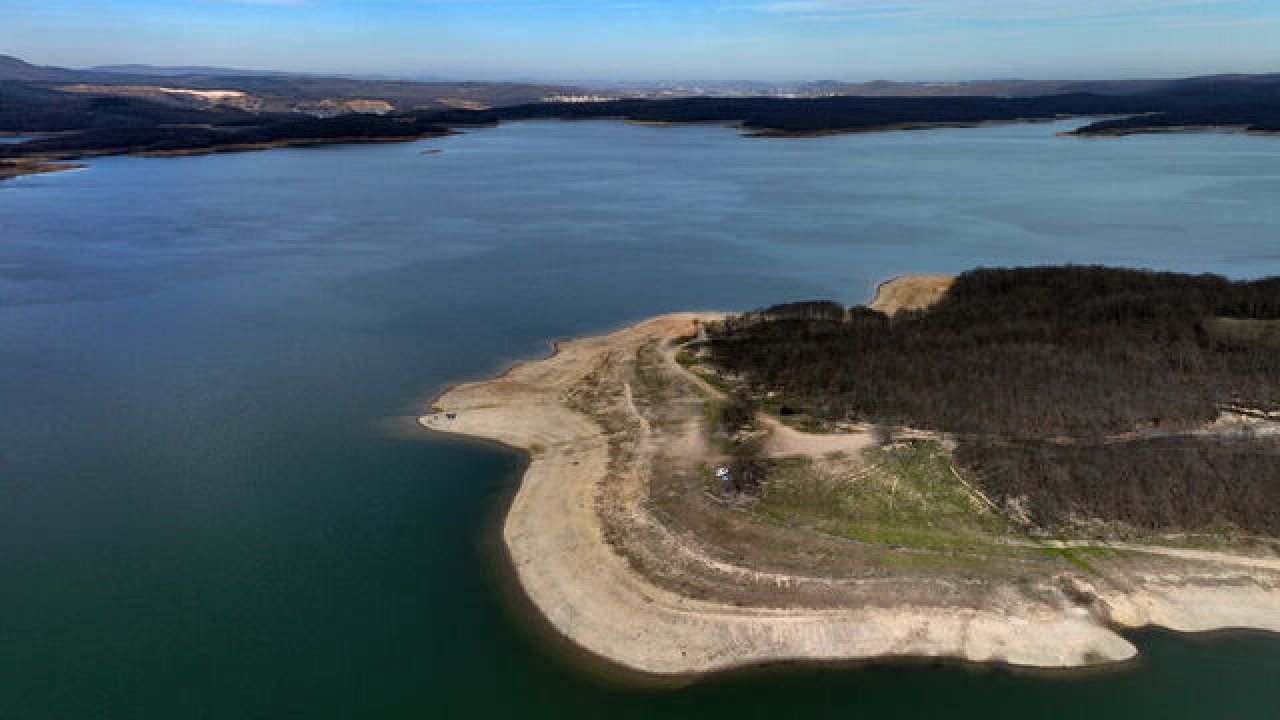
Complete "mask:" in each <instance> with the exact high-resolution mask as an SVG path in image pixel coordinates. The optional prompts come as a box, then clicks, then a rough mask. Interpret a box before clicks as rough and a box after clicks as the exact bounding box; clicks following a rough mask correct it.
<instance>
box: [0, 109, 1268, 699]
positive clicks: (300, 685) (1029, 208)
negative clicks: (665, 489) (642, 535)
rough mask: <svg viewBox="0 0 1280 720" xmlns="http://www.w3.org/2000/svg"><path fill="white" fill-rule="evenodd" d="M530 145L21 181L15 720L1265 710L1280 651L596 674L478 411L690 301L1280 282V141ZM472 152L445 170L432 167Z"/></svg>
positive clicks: (107, 164) (8, 334)
mask: <svg viewBox="0 0 1280 720" xmlns="http://www.w3.org/2000/svg"><path fill="white" fill-rule="evenodd" d="M1074 124H1075V123H1055V124H1030V125H1009V126H1002V127H985V128H974V129H957V130H932V131H916V132H899V133H886V134H859V135H845V136H832V137H823V138H809V139H778V140H762V139H744V138H740V137H738V136H737V135H736V134H735V133H734V132H733V131H731V130H729V129H726V128H720V127H707V126H696V127H641V126H636V125H628V124H623V123H613V122H573V123H561V122H532V123H520V124H512V125H506V126H502V127H498V128H489V129H479V130H470V131H468V132H467V133H466V134H464V135H458V136H452V137H448V138H441V139H436V140H426V141H422V142H419V143H410V144H390V145H363V146H332V147H321V148H310V149H286V150H275V151H270V152H260V153H246V154H230V155H216V156H207V157H187V158H174V159H163V160H157V159H137V158H102V159H96V160H93V161H91V166H90V167H89V168H88V169H85V170H76V171H71V172H64V173H55V174H51V175H39V176H28V177H22V178H18V179H16V180H13V181H6V182H4V183H0V717H5V718H8V717H13V718H24V719H27V718H30V719H36V720H39V719H44V718H68V719H70V718H76V719H80V718H90V717H92V718H130V719H138V718H272V719H275V718H450V717H506V716H518V717H521V718H525V717H557V718H565V717H584V718H595V717H609V718H650V717H656V716H662V717H671V718H716V717H725V718H748V717H750V718H754V717H761V718H781V717H841V718H851V717H867V718H874V717H886V716H891V715H892V716H928V717H944V716H946V717H972V718H983V719H984V720H989V719H990V718H1005V717H1007V718H1028V717H1030V718H1079V717H1090V718H1135V717H1144V718H1145V717H1151V718H1162V719H1167V718H1203V717H1215V718H1228V717H1230V718H1247V717H1270V716H1274V713H1275V708H1276V707H1278V706H1280V637H1276V636H1266V635H1259V634H1217V635H1209V636H1190V637H1186V636H1178V635H1175V634H1172V633H1166V632H1160V631H1146V632H1141V633H1137V634H1136V635H1135V636H1134V639H1135V642H1136V643H1137V644H1138V645H1139V646H1140V648H1141V650H1142V651H1143V653H1144V657H1143V659H1142V660H1141V661H1140V662H1138V663H1135V664H1133V665H1130V666H1126V667H1124V668H1121V669H1116V670H1112V671H1108V672H1101V673H1098V672H1091V673H1086V674H1075V675H1048V676H1045V675H1038V674H1036V675H1027V674H1024V673H1015V672H1011V671H1008V670H1005V669H999V668H995V669H973V668H965V667H960V666H933V665H907V666H903V665H879V666H869V667H868V666H861V667H854V666H850V667H828V668H819V667H792V668H783V669H772V670H766V671H751V672H745V673H736V674H731V675H727V676H723V677H719V678H715V679H712V680H710V681H707V682H704V683H700V684H697V685H694V686H691V687H686V688H682V689H668V690H665V691H654V690H638V689H635V688H627V687H622V686H618V685H617V684H615V683H613V682H611V681H609V680H605V679H601V678H597V677H593V676H592V675H591V674H590V673H586V672H583V671H582V670H581V669H580V668H578V667H577V666H576V665H575V664H573V663H570V662H566V661H565V660H564V658H563V655H564V653H563V652H562V651H563V648H561V647H559V646H558V644H557V643H556V642H553V641H550V640H548V639H547V638H545V637H543V636H542V635H541V634H540V633H539V632H538V631H537V630H536V629H534V628H531V627H530V625H531V623H529V622H527V618H526V617H525V615H524V612H525V611H526V610H527V608H521V607H520V606H519V603H518V602H516V601H514V600H509V599H508V596H509V593H508V592H506V589H507V588H506V586H505V585H504V582H503V580H502V577H501V570H502V568H501V562H500V555H499V553H497V552H496V550H495V543H496V532H497V530H496V527H497V522H498V520H499V518H500V513H501V511H502V507H503V503H504V502H505V501H506V499H507V498H508V496H509V493H510V492H511V489H512V487H513V484H514V483H515V482H516V481H517V480H518V478H519V474H520V472H521V470H522V467H523V464H522V460H521V458H520V457H519V456H518V455H516V454H514V453H511V452H508V451H504V450H501V449H497V448H493V447H489V446H481V445H476V444H468V443H459V442H455V441H449V440H445V439H441V438H438V437H432V436H428V435H426V434H425V433H424V432H421V431H419V430H418V429H416V427H415V426H414V425H413V423H412V417H413V414H414V413H415V412H417V411H418V410H420V409H421V408H422V407H423V405H424V403H426V402H427V401H429V400H430V398H431V397H432V396H433V395H434V394H435V392H437V391H438V390H439V389H440V388H442V387H443V386H444V385H446V384H448V383H452V382H456V381H460V380H468V379H477V378H483V377H485V376H488V375H490V374H492V373H495V372H498V371H500V370H501V369H503V368H504V367H505V366H507V365H508V364H509V363H511V362H513V361H515V360H517V359H520V358H527V357H532V356H538V355H541V354H544V353H545V352H547V350H548V347H549V345H548V343H549V341H550V340H551V339H553V338H557V337H563V336H572V335H579V334H584V333H590V332H599V331H603V330H607V329H610V328H614V327H616V326H619V325H621V324H623V323H626V322H628V321H631V320H635V319H638V318H641V317H644V316H648V315H651V314H655V313H659V312H663V311H670V310H678V309H747V308H753V307H758V306H762V305H767V304H771V303H775V302H780V301H786V300H798V299H810V298H833V299H837V300H841V301H844V302H860V301H863V300H866V299H868V297H869V295H870V294H871V292H872V289H873V288H874V285H875V283H876V282H877V281H879V280H881V279H884V278H887V277H889V276H892V275H895V274H898V273H903V272H910V271H922V272H948V271H959V270H963V269H966V268H969V267H972V266H975V265H995V264H1000V265H1005V264H1015V263H1017V264H1025V263H1059V262H1076V263H1095V262H1096V263H1110V264H1122V265H1135V266H1143V267H1157V268H1165V269H1173V270H1183V271H1194V272H1216V273H1222V274H1226V275H1230V276H1232V277H1241V278H1243V277H1257V276H1262V275H1268V274H1276V273H1280V239H1278V238H1277V231H1278V230H1280V203H1277V202H1276V198H1278V197H1280V139H1276V138H1261V137H1250V136H1244V135H1233V134H1220V133H1208V134H1194V135H1160V136H1139V137H1130V138H1123V139H1076V138H1060V137H1056V136H1055V133H1056V132H1058V131H1061V130H1063V129H1069V128H1070V127H1073V126H1074ZM426 148H439V149H441V150H442V151H443V152H442V153H440V154H438V155H422V154H420V151H421V150H423V149H426Z"/></svg>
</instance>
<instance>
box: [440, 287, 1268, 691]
mask: <svg viewBox="0 0 1280 720" xmlns="http://www.w3.org/2000/svg"><path fill="white" fill-rule="evenodd" d="M945 284H946V283H944V282H943V281H942V280H940V279H938V278H937V277H933V278H929V279H928V280H927V281H926V282H924V283H922V284H918V285H919V286H920V287H924V288H925V294H927V295H932V294H934V293H935V292H940V291H939V290H937V288H939V287H940V286H943V285H945ZM885 292H886V291H885V289H884V288H883V287H882V288H881V296H882V297H883V296H884V293H885ZM890 292H891V293H892V289H891V290H890ZM904 296H910V297H911V299H912V300H914V298H915V293H905V294H904ZM718 317H719V316H718V315H716V314H709V313H703V314H695V313H680V314H672V315H664V316H660V317H655V318H652V319H649V320H645V321H643V322H639V323H637V324H635V325H632V326H630V327H626V328H623V329H621V330H618V331H616V332H612V333H609V334H606V335H601V336H598V337H590V338H583V339H576V340H570V341H565V342H560V343H558V344H557V345H556V349H555V352H554V353H553V354H552V355H551V356H550V357H547V358H545V359H542V360H536V361H531V362H526V363H522V364H519V365H517V366H515V367H513V368H512V369H511V370H509V371H508V372H506V373H505V374H503V375H502V376H501V377H498V378H495V379H493V380H489V381H484V382H477V383H468V384H464V385H459V386H456V387H453V388H451V389H449V390H448V391H447V392H445V393H444V394H443V395H442V396H441V397H439V398H438V399H437V400H436V401H435V402H434V403H433V407H432V411H431V412H430V413H428V414H426V415H424V416H423V417H421V418H420V423H421V424H422V425H423V426H424V427H426V428H429V429H431V430H433V431H438V432H444V433H454V434H459V435H465V436H471V437H477V438H485V439H488V440H494V441H498V442H501V443H504V444H506V445H509V446H511V447H514V448H518V449H521V450H523V451H525V452H526V453H528V455H529V457H530V463H529V466H528V470H527V472H526V474H525V476H524V478H523V480H522V481H521V484H520V486H519V489H518V491H517V492H516V494H515V496H514V499H513V500H512V503H511V506H510V509H509V511H508V513H507V516H506V519H505V523H504V525H503V530H502V534H503V540H504V542H505V545H506V547H507V550H508V552H509V555H510V558H511V562H512V564H513V566H514V571H515V574H516V576H517V578H518V580H519V584H520V586H521V587H522V588H523V590H524V592H525V593H526V594H527V596H528V598H529V600H530V601H531V602H532V604H533V605H534V606H535V607H536V608H537V609H538V611H539V612H541V613H542V614H543V615H544V616H545V617H546V619H547V620H548V621H549V622H550V624H551V625H552V626H553V627H554V628H555V629H556V630H557V631H558V632H560V633H562V634H563V635H564V636H565V637H567V638H569V639H570V640H571V641H572V642H573V643H575V644H576V645H578V646H580V647H581V648H583V649H585V650H586V651H588V652H590V653H592V654H594V655H597V656H600V657H601V658H604V659H606V660H608V661H610V662H612V663H616V664H617V665H620V666H622V667H625V668H628V669H631V670H635V671H639V672H641V673H646V674H653V675H693V674H700V673H707V672H711V671H717V670H723V669H728V668H733V667H738V666H744V665H751V664H759V663H769V662H776V661H791V660H813V661H830V660H853V659H865V658H886V657H904V658H905V657H932V658H954V659H958V660H966V661H972V662H978V663H1003V664H1008V665H1015V666H1031V667H1041V668H1073V667H1082V666H1090V665H1099V664H1107V663H1116V662H1120V661H1125V660H1128V659H1130V658H1132V657H1133V656H1134V655H1135V653H1136V650H1135V648H1134V646H1133V645H1132V644H1131V643H1130V642H1129V641H1128V640H1126V639H1125V638H1124V637H1123V636H1122V635H1121V634H1120V632H1119V631H1118V629H1119V628H1126V627H1138V626H1144V625H1160V626H1163V627H1167V628H1170V629H1173V630H1180V631H1203V630H1211V629H1218V628H1258V629H1266V630H1273V631H1280V558H1276V557H1274V556H1269V555H1257V556H1246V555H1243V554H1242V555H1233V554H1228V553H1223V552H1217V551H1209V550H1191V549H1187V550H1183V549H1178V548H1168V547H1162V546H1160V547H1156V546H1153V547H1148V546H1143V545H1126V546H1123V547H1120V546H1116V547H1114V548H1113V549H1111V550H1110V551H1108V552H1107V553H1106V555H1105V556H1104V557H1099V558H1097V559H1094V560H1092V561H1091V562H1092V564H1093V568H1092V572H1082V571H1079V570H1077V569H1073V568H1071V567H1070V566H1067V565H1065V564H1061V563H1059V564H1054V563H1047V562H1045V561H1043V560H1036V559H1034V558H1032V559H1028V558H1023V557H1010V558H998V559H997V560H995V561H993V563H994V564H985V565H982V566H981V567H980V568H979V569H978V570H974V569H973V567H974V563H973V562H959V561H956V560H955V558H952V557H950V556H947V557H938V558H921V557H919V555H920V554H919V553H915V554H912V553H908V552H905V551H900V550H896V549H894V548H869V547H864V546H861V545H858V544H853V543H849V542H848V541H844V540H836V539H832V538H826V537H820V536H817V535H815V534H814V533H806V532H804V531H803V529H796V528H785V527H773V526H768V525H767V524H763V523H760V522H759V521H757V520H755V519H753V518H750V517H747V515H746V514H745V513H743V512H740V511H738V510H735V509H733V508H724V507H720V506H718V505H716V504H715V503H713V502H711V501H710V500H706V499H705V498H704V497H702V496H703V495H705V494H706V493H703V492H701V491H699V490H698V488H697V486H696V484H694V485H690V483H691V482H693V481H689V482H686V483H685V485H681V484H680V483H679V482H676V481H674V480H671V479H670V478H671V477H686V476H690V473H692V471H689V473H685V475H681V471H680V470H679V468H680V467H681V466H682V464H687V463H691V462H696V461H698V460H699V459H702V460H705V459H708V458H710V459H713V458H714V450H711V449H708V448H707V447H706V444H705V442H703V441H702V440H701V439H700V438H701V435H700V434H699V432H698V425H697V423H698V421H697V414H698V413H697V407H698V402H699V401H698V399H697V398H698V397H699V393H706V392H707V390H706V388H705V387H698V386H699V384H700V381H699V380H698V378H697V377H695V376H694V375H693V374H691V373H689V372H688V371H687V370H686V369H684V368H682V367H680V365H679V364H678V363H676V362H675V360H674V350H673V349H672V345H671V341H672V340H673V339H675V338H678V337H682V336H690V335H693V334H694V333H695V332H696V329H697V324H698V323H700V322H706V321H709V320H714V319H716V318H718ZM818 437H819V436H809V438H808V439H806V437H805V434H804V433H799V432H797V431H793V430H788V431H787V432H786V434H785V437H784V438H783V439H782V440H780V441H779V442H781V443H782V444H781V445H779V446H777V447H779V448H781V449H779V450H778V452H780V453H783V452H809V451H812V452H820V453H829V452H831V451H833V450H835V451H845V450H849V451H854V450H856V449H858V448H861V447H864V446H867V445H869V444H870V441H869V439H868V438H867V437H865V435H851V436H845V437H839V436H835V437H834V439H833V436H824V437H825V439H815V438H818ZM685 486H688V488H692V489H686V490H681V488H682V487H685ZM725 528H728V529H727V530H726V529H725ZM751 548H760V549H761V550H760V552H759V555H758V556H757V555H756V554H755V552H754V551H753V550H752V549H751ZM953 566H954V567H953Z"/></svg>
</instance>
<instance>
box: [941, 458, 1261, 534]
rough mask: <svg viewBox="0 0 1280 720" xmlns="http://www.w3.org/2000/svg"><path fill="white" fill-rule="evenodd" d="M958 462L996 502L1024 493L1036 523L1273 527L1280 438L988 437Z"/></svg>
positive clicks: (1141, 527)
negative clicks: (1072, 518) (1073, 518)
mask: <svg viewBox="0 0 1280 720" xmlns="http://www.w3.org/2000/svg"><path fill="white" fill-rule="evenodd" d="M956 461H957V463H959V464H960V465H961V466H962V467H963V468H965V469H966V470H968V471H969V472H970V473H971V474H973V475H974V476H976V477H978V478H980V479H981V482H982V485H983V489H984V491H985V492H986V493H987V494H988V495H990V496H991V497H993V498H995V499H996V500H997V501H1000V502H1006V501H1008V500H1010V499H1014V498H1025V499H1026V501H1025V502H1026V507H1025V510H1026V511H1027V512H1028V513H1029V514H1030V516H1031V520H1032V522H1034V523H1035V524H1036V525H1038V526H1040V527H1043V528H1046V529H1049V530H1052V529H1054V528H1056V527H1057V526H1058V525H1059V524H1060V523H1062V522H1063V521H1064V520H1065V519H1066V518H1067V516H1068V515H1069V514H1072V513H1074V514H1076V515H1080V516H1084V517H1093V518H1107V519H1113V520H1120V521H1123V522H1125V523H1127V524H1129V525H1131V526H1133V527H1134V528H1137V529H1139V530H1143V531H1152V532H1154V531H1159V530H1169V529H1183V530H1197V529H1206V528H1215V527H1222V526H1228V525H1230V526H1235V527H1238V528H1242V529H1244V530H1248V531H1250V532H1255V533H1264V534H1269V535H1272V536H1280V444H1277V442H1276V441H1275V440H1270V441H1266V440H1211V439H1199V440H1192V439H1181V438H1164V439H1151V440H1138V441H1131V442H1123V443H1111V444H1103V445H1074V444H1065V445H1064V444H1056V443H1044V442H1040V443H1034V442H1033V443H1019V444H1016V445H1010V444H1005V443H998V442H990V441H985V440H970V441H966V442H963V443H961V444H960V447H959V448H958V449H957V451H956Z"/></svg>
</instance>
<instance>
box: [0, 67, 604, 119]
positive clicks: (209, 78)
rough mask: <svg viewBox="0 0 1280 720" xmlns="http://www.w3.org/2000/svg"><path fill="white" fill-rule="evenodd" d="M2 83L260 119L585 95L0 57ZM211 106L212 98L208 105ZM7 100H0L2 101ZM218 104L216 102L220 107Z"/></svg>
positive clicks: (503, 86) (489, 85)
mask: <svg viewBox="0 0 1280 720" xmlns="http://www.w3.org/2000/svg"><path fill="white" fill-rule="evenodd" d="M0 83H26V84H29V85H33V86H38V87H40V88H45V89H51V90H58V89H60V88H63V87H65V86H73V85H74V86H84V87H78V88H77V92H79V93H81V94H84V93H90V94H97V95H102V96H123V97H145V98H147V99H149V100H151V101H153V102H157V103H161V104H170V105H179V106H183V107H193V106H198V99H199V98H200V97H201V96H199V95H193V94H190V93H187V94H181V93H173V92H166V90H173V89H178V90H197V91H235V92H238V93H243V94H244V95H246V96H248V97H247V98H245V99H244V101H242V102H239V103H237V105H236V106H237V107H239V108H241V109H247V110H250V111H253V112H269V113H281V112H302V113H307V114H314V115H324V114H330V113H332V112H334V111H333V108H335V107H337V108H345V107H378V106H379V103H385V104H386V105H389V106H390V109H392V110H400V111H405V110H417V109H433V108H434V109H444V108H452V107H498V106H503V105H521V104H527V103H535V102H539V101H541V100H542V99H543V98H545V97H549V96H554V95H573V94H579V93H581V92H583V91H582V90H580V89H578V88H573V87H567V86H559V85H540V84H531V83H503V82H422V81H414V80H387V79H378V78H360V77H331V76H324V75H304V74H290V73H277V72H271V71H260V70H237V69H233V68H217V67H199V66H195V67H152V66H149V65H108V66H101V67H97V68H90V69H87V70H72V69H68V68H58V67H46V66H39V65H32V64H30V63H27V62H24V61H22V60H20V59H18V58H14V57H9V56H4V55H0ZM206 99H208V98H206ZM3 101H4V97H3V96H0V102H3ZM212 104H216V103H212Z"/></svg>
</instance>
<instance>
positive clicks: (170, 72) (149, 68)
mask: <svg viewBox="0 0 1280 720" xmlns="http://www.w3.org/2000/svg"><path fill="white" fill-rule="evenodd" d="M85 72H92V73H116V74H120V75H150V76H152V77H159V76H174V75H214V76H221V77H279V76H282V75H293V74H297V73H288V72H281V71H276V70H244V69H242V68H227V67H208V66H205V65H137V64H134V65H94V66H93V67H90V68H85Z"/></svg>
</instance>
